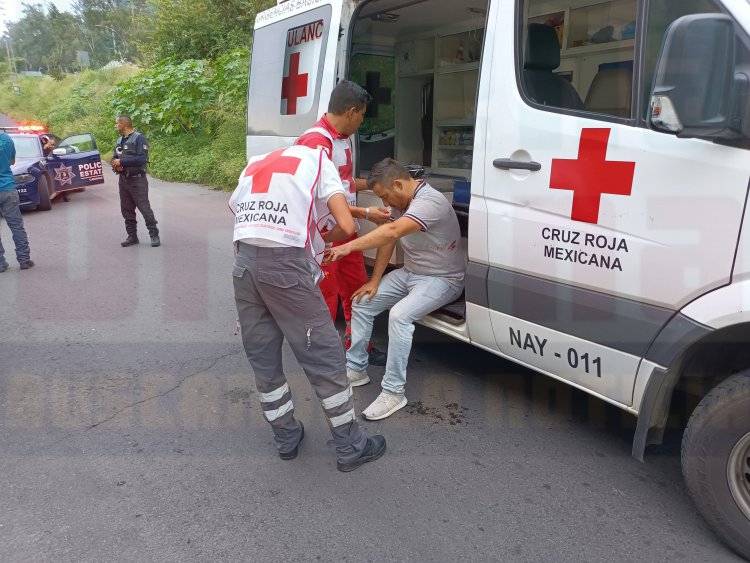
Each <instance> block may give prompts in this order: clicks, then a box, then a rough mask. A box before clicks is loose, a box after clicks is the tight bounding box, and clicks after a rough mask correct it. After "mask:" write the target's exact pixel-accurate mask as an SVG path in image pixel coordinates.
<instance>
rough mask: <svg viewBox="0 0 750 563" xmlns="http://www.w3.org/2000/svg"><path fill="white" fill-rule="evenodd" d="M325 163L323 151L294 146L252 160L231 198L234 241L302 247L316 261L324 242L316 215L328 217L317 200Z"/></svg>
mask: <svg viewBox="0 0 750 563" xmlns="http://www.w3.org/2000/svg"><path fill="white" fill-rule="evenodd" d="M323 158H326V156H325V155H324V154H323V151H321V150H315V149H310V148H308V147H294V146H293V147H289V148H286V149H282V150H278V151H275V152H272V153H269V154H265V155H260V156H255V157H253V158H251V159H250V161H249V162H248V165H247V166H246V167H245V170H243V172H242V175H241V176H240V179H239V182H238V184H237V188H236V189H235V190H234V192H233V193H232V196H231V197H230V199H229V208H230V209H231V211H232V213H234V216H235V217H234V239H233V240H234V241H238V240H242V239H248V238H249V239H263V240H265V241H268V242H271V243H278V244H279V245H286V246H294V247H300V248H305V249H307V251H308V256H309V257H310V258H315V259H316V260H317V261H318V262H320V260H321V259H322V253H323V247H324V243H323V239H322V238H320V234H319V232H318V228H317V225H318V216H319V215H323V214H324V213H327V207H325V205H326V199H319V198H318V180H319V179H320V174H321V160H322V159H323ZM339 193H340V191H339ZM324 208H325V209H324Z"/></svg>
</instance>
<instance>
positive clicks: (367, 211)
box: [365, 207, 370, 220]
mask: <svg viewBox="0 0 750 563" xmlns="http://www.w3.org/2000/svg"><path fill="white" fill-rule="evenodd" d="M365 219H367V220H369V219H370V208H369V207H365Z"/></svg>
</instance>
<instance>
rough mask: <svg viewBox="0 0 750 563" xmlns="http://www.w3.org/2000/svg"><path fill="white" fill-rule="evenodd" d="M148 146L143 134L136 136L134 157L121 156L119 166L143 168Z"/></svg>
mask: <svg viewBox="0 0 750 563" xmlns="http://www.w3.org/2000/svg"><path fill="white" fill-rule="evenodd" d="M147 146H148V142H147V141H146V137H144V136H143V134H141V135H138V138H137V139H136V140H135V153H136V154H135V156H121V157H120V164H122V165H123V166H144V165H145V164H146V161H148V149H147V148H145V147H147Z"/></svg>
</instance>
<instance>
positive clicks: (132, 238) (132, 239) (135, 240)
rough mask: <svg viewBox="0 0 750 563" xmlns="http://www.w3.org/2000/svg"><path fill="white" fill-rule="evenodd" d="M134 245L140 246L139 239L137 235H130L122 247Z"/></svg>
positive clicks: (122, 243)
mask: <svg viewBox="0 0 750 563" xmlns="http://www.w3.org/2000/svg"><path fill="white" fill-rule="evenodd" d="M134 244H138V237H137V236H135V235H128V238H126V239H125V240H124V241H122V242H121V243H120V246H133V245H134Z"/></svg>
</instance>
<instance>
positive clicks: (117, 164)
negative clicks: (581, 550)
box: [111, 158, 122, 172]
mask: <svg viewBox="0 0 750 563" xmlns="http://www.w3.org/2000/svg"><path fill="white" fill-rule="evenodd" d="M111 164H112V168H114V169H115V170H117V171H118V172H121V171H122V162H120V159H119V158H113V159H112V161H111Z"/></svg>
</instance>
